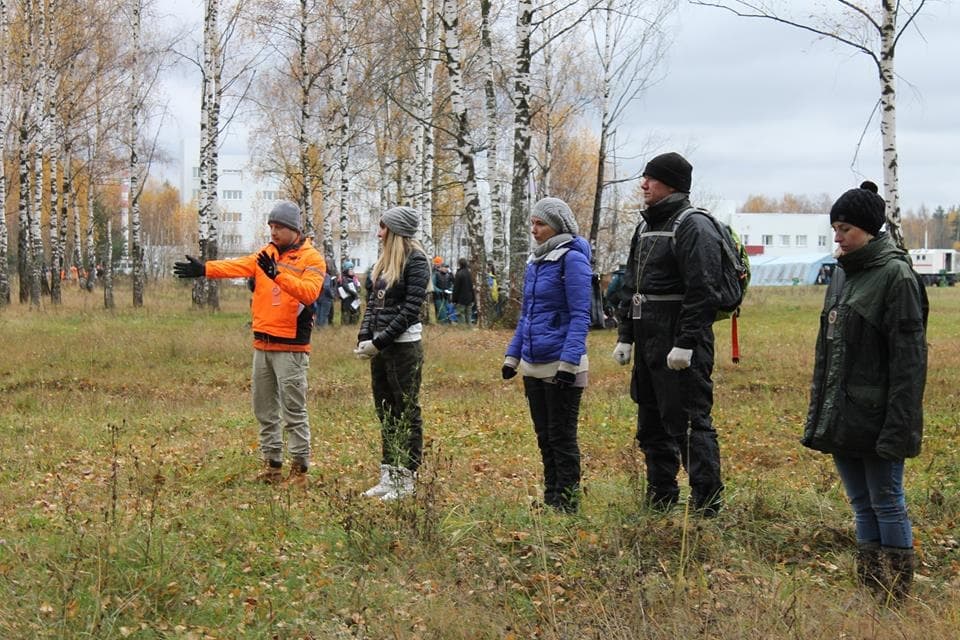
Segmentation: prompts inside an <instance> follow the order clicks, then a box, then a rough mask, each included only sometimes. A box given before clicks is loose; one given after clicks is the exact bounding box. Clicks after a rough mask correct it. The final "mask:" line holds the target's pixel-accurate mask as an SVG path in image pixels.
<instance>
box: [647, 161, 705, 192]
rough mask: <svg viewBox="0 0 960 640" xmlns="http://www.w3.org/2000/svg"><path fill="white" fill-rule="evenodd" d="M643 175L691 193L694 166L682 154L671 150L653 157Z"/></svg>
mask: <svg viewBox="0 0 960 640" xmlns="http://www.w3.org/2000/svg"><path fill="white" fill-rule="evenodd" d="M643 175H644V176H647V177H649V178H654V179H656V180H659V181H660V182H662V183H663V184H665V185H667V186H668V187H673V188H674V189H676V190H677V191H681V192H683V193H690V185H691V183H692V181H693V166H691V164H690V163H689V162H687V159H686V158H684V157H683V156H682V155H680V154H679V153H675V152H673V151H671V152H670V153H662V154H660V155H659V156H656V157H655V158H653V159H651V160H650V162H648V163H647V166H646V167H645V168H644V170H643Z"/></svg>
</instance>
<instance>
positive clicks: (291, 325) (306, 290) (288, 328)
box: [205, 239, 327, 353]
mask: <svg viewBox="0 0 960 640" xmlns="http://www.w3.org/2000/svg"><path fill="white" fill-rule="evenodd" d="M260 251H266V252H267V253H269V254H270V255H272V256H273V257H274V259H276V261H277V277H276V279H275V280H271V279H270V278H268V277H267V275H266V274H265V273H264V272H263V269H261V268H260V267H258V266H257V254H259V253H260ZM260 251H257V252H256V253H252V254H250V255H248V256H244V257H242V258H235V259H232V260H211V261H209V262H207V263H206V273H205V275H206V277H207V278H248V277H250V276H253V277H254V278H255V279H256V280H255V285H254V289H253V303H252V304H251V306H250V308H251V311H252V312H253V346H254V348H256V349H260V350H262V351H303V352H306V353H309V352H310V332H311V330H312V329H313V313H314V307H313V303H314V301H316V299H317V297H318V296H319V295H320V291H321V290H322V289H323V281H324V275H325V274H326V270H327V267H326V263H325V262H324V260H323V256H321V255H320V252H318V251H317V250H316V249H315V248H314V247H313V244H312V243H311V242H310V240H309V239H304V240H302V241H300V242H298V243H296V244H294V245H292V246H290V247H289V248H287V249H286V250H285V251H284V252H283V253H281V252H280V251H278V250H277V247H276V245H274V244H273V243H272V242H271V243H270V244H268V245H267V246H265V247H263V248H262V249H261V250H260Z"/></svg>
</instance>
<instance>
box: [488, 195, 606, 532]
mask: <svg viewBox="0 0 960 640" xmlns="http://www.w3.org/2000/svg"><path fill="white" fill-rule="evenodd" d="M577 230H578V229H577V221H576V220H575V219H574V217H573V212H572V211H570V207H568V206H567V204H566V203H565V202H564V201H563V200H559V199H557V198H544V199H542V200H540V201H539V202H537V203H536V204H535V205H534V206H533V211H532V212H531V214H530V231H531V233H532V234H533V239H534V240H535V241H536V242H537V246H536V248H535V249H534V250H533V253H532V254H531V255H530V258H529V260H528V261H527V270H526V273H525V274H524V283H523V305H522V307H521V312H520V320H519V322H518V323H517V329H516V331H515V332H514V334H513V340H511V341H510V346H508V347H507V354H506V358H505V359H504V362H503V368H502V375H503V378H504V380H509V379H510V378H512V377H513V376H515V375H516V374H517V371H518V370H519V371H520V373H521V374H523V389H524V393H525V394H526V396H527V403H528V404H529V405H530V417H531V418H532V419H533V429H534V431H535V432H536V434H537V445H538V446H539V447H540V455H541V456H542V458H543V480H544V502H545V503H546V504H547V505H549V506H551V507H553V508H555V509H557V510H558V511H563V512H566V513H573V512H576V511H577V509H578V508H579V505H580V447H579V446H578V444H577V421H578V418H579V414H580V398H581V396H582V395H583V390H584V388H585V387H586V386H587V368H588V366H587V332H588V331H589V329H590V286H591V278H592V273H593V272H592V270H591V267H590V245H589V244H587V241H586V240H584V239H583V238H581V237H580V236H578V235H577Z"/></svg>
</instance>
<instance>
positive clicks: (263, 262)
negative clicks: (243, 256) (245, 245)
mask: <svg viewBox="0 0 960 640" xmlns="http://www.w3.org/2000/svg"><path fill="white" fill-rule="evenodd" d="M257 264H258V265H260V268H261V269H263V272H264V273H265V274H267V277H268V278H270V279H271V280H274V279H275V278H276V277H277V261H276V260H275V259H274V257H273V256H271V255H270V254H269V253H267V252H266V251H261V252H260V253H258V254H257Z"/></svg>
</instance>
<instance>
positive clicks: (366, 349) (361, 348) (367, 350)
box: [353, 340, 380, 360]
mask: <svg viewBox="0 0 960 640" xmlns="http://www.w3.org/2000/svg"><path fill="white" fill-rule="evenodd" d="M353 352H354V353H355V354H357V357H358V358H360V359H361V360H369V359H370V358H372V357H373V356H375V355H377V354H378V353H380V350H379V349H377V348H376V347H375V346H374V345H373V340H364V341H362V342H361V343H360V344H358V345H357V348H356V349H354V350H353Z"/></svg>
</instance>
